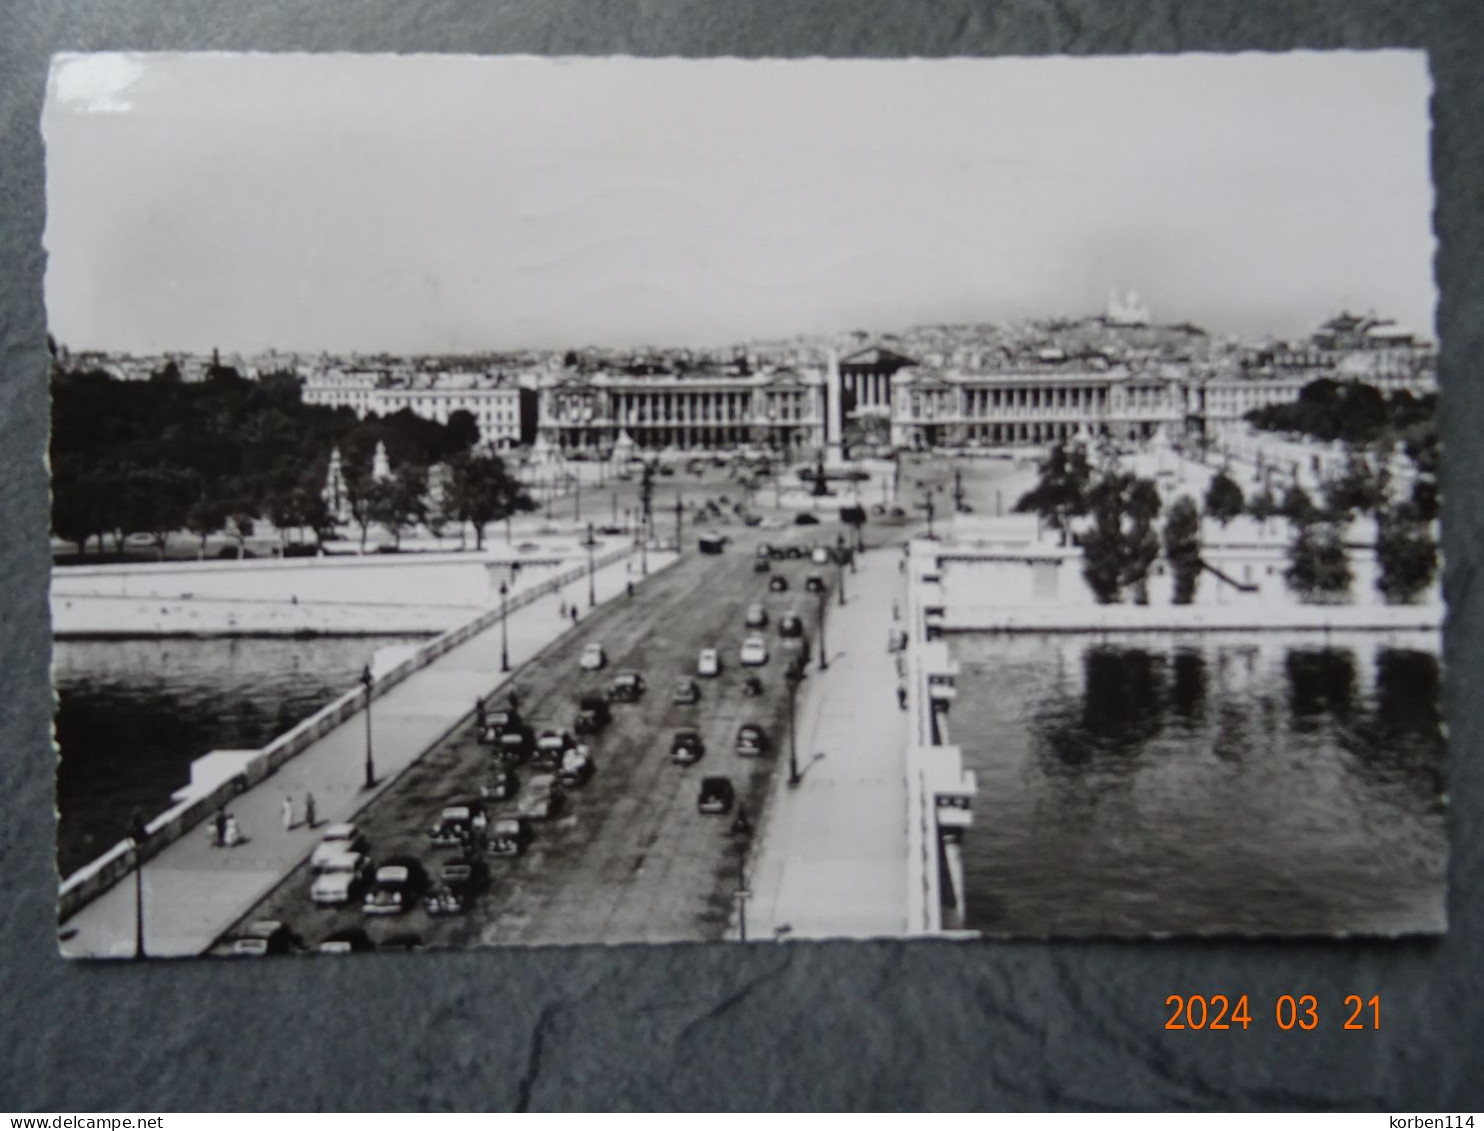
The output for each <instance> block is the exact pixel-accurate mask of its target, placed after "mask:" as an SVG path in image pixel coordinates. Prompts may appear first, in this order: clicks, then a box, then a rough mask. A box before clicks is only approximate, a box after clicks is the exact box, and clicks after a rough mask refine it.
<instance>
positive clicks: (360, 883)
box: [309, 851, 374, 907]
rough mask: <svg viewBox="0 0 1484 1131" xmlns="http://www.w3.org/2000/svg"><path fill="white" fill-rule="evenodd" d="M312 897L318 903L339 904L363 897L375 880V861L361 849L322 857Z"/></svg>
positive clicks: (311, 887)
mask: <svg viewBox="0 0 1484 1131" xmlns="http://www.w3.org/2000/svg"><path fill="white" fill-rule="evenodd" d="M316 871H317V874H316V875H315V877H314V881H313V882H312V883H311V884H310V885H309V898H310V900H311V901H312V902H313V903H314V904H315V905H316V906H318V907H339V906H341V905H342V904H345V903H350V902H352V901H354V900H356V899H359V898H360V897H361V895H362V894H363V893H364V892H365V890H366V885H367V884H369V883H370V882H371V876H372V873H373V871H374V865H372V863H371V860H370V859H369V858H368V857H366V856H364V855H363V854H361V853H359V852H348V851H347V852H341V853H340V854H339V855H338V856H326V857H322V858H321V860H320V865H319V867H318V869H316Z"/></svg>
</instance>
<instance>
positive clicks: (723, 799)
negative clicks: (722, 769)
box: [696, 777, 737, 814]
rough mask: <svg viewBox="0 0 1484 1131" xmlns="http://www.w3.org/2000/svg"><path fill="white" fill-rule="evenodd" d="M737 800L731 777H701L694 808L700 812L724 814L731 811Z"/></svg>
mask: <svg viewBox="0 0 1484 1131" xmlns="http://www.w3.org/2000/svg"><path fill="white" fill-rule="evenodd" d="M736 800H737V791H736V789H735V788H734V787H733V785H732V779H731V778H721V777H716V778H702V779H701V792H700V794H699V795H698V796H697V798H696V808H697V809H699V810H700V811H701V812H702V813H710V814H725V813H730V812H731V811H732V804H733V802H735V801H736Z"/></svg>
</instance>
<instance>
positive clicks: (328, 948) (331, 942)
mask: <svg viewBox="0 0 1484 1131" xmlns="http://www.w3.org/2000/svg"><path fill="white" fill-rule="evenodd" d="M316 949H317V950H318V951H319V953H320V954H350V953H352V952H360V951H367V950H375V949H376V944H375V943H373V942H372V941H371V936H370V935H368V934H366V932H365V931H363V930H361V928H360V927H342V928H341V929H340V930H338V931H331V932H330V933H329V934H328V935H326V936H325V937H324V941H322V942H321V943H320V944H319V946H318V947H317V948H316Z"/></svg>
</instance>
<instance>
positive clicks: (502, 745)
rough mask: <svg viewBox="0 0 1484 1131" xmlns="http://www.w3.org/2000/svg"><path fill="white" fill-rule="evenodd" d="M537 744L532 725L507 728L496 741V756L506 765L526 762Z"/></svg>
mask: <svg viewBox="0 0 1484 1131" xmlns="http://www.w3.org/2000/svg"><path fill="white" fill-rule="evenodd" d="M535 745H536V743H535V739H534V738H533V737H532V735H531V728H530V727H527V726H520V727H516V728H514V729H511V730H506V731H505V732H504V733H502V734H501V735H500V737H499V740H498V741H496V743H495V752H494V753H495V758H496V760H497V761H500V762H503V763H505V764H506V765H511V764H514V763H518V762H524V761H525V760H526V759H527V758H529V757H530V756H531V750H532V749H533V748H534V747H535Z"/></svg>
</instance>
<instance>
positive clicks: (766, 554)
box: [753, 542, 773, 560]
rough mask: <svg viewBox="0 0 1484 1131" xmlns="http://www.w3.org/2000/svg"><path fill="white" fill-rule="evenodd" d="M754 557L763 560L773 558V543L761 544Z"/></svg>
mask: <svg viewBox="0 0 1484 1131" xmlns="http://www.w3.org/2000/svg"><path fill="white" fill-rule="evenodd" d="M753 556H754V557H756V558H760V559H763V560H766V559H768V558H771V557H772V556H773V543H771V542H759V543H758V544H757V549H756V550H754V551H753Z"/></svg>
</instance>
